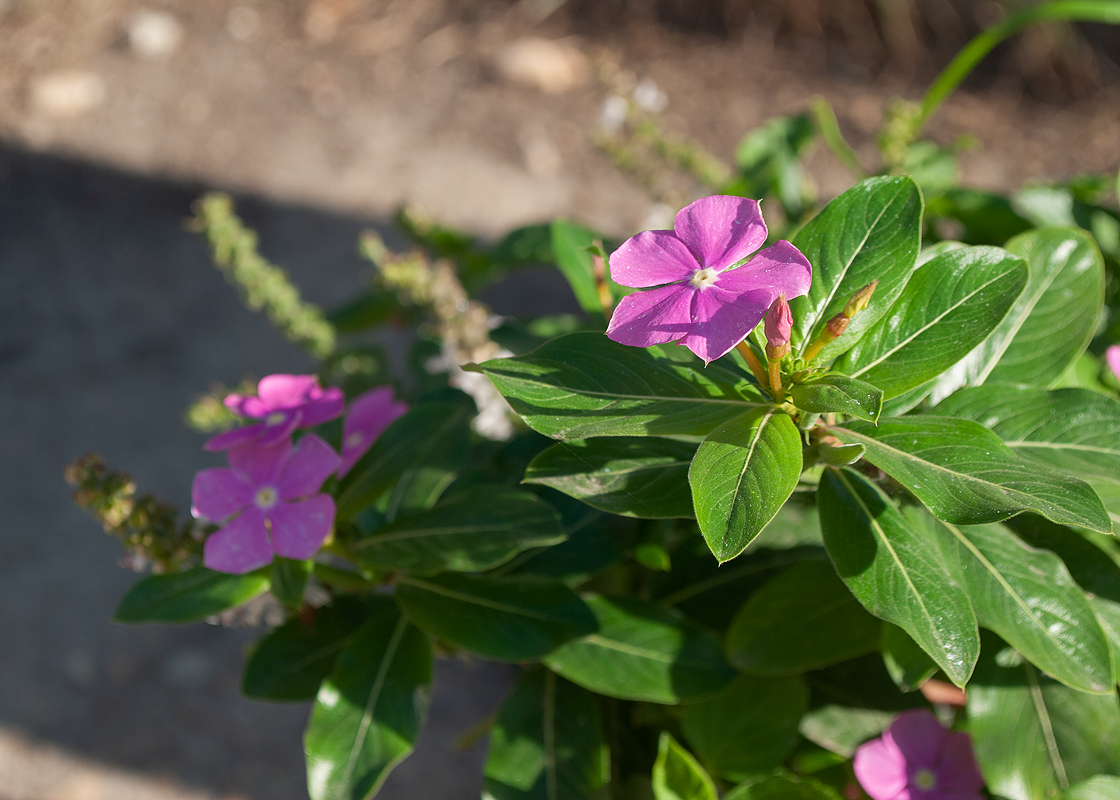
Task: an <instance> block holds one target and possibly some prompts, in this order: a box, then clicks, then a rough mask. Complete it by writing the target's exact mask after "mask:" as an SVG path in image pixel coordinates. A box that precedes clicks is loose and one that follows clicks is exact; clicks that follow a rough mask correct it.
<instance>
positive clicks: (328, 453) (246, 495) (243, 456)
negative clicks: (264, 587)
mask: <svg viewBox="0 0 1120 800" xmlns="http://www.w3.org/2000/svg"><path fill="white" fill-rule="evenodd" d="M228 457H229V464H230V468H228V469H227V468H225V467H219V468H215V469H204V470H202V471H201V472H199V473H198V474H197V475H195V476H194V485H193V486H192V487H191V513H192V514H193V515H194V516H195V517H197V518H199V519H207V520H210V521H211V522H218V523H222V522H224V523H225V524H224V525H223V526H222V527H221V528H220V529H219V530H217V531H215V532H214V533H212V534H211V535H210V536H209V538H207V540H206V544H205V546H204V550H203V563H205V565H206V566H207V567H209V568H210V569H212V570H215V571H217V572H232V573H235V574H241V573H245V572H251V571H252V570H254V569H257V568H258V567H263V566H264V565H265V564H268V563H269V562H270V561H272V557H273V555H278V556H283V557H284V558H294V559H300V560H303V559H308V558H311V556H313V555H314V554H315V552H316V551H317V550H318V549H319V547H320V546H321V545H322V544H323V540H324V539H326V538H327V534H329V533H330V531H331V526H332V525H333V524H334V511H335V507H334V500H333V499H332V498H331V496H330V495H328V494H317V492H318V491H319V489H320V487H322V485H323V481H325V480H326V479H327V478H328V477H329V476H330V475H331V474H332V473H334V472H335V471H336V470H337V469H338V465H339V463H340V461H341V459H339V457H338V454H336V453H335V452H334V450H332V449H331V447H330V445H328V444H327V443H326V442H324V441H323V440H322V439H320V438H319V437H318V436H316V435H314V434H308V435H307V436H304V437H303V438H302V439H300V440H299V444H298V445H296V446H295V448H293V447H292V443H291V440H289V439H283V440H281V441H280V442H279V443H277V444H274V445H272V446H270V447H265V446H263V445H261V444H260V443H259V442H256V441H250V442H248V443H246V444H242V445H239V446H237V447H233V448H231V449H230V450H229V453H228ZM234 515H236V516H234ZM231 517H232V519H231Z"/></svg>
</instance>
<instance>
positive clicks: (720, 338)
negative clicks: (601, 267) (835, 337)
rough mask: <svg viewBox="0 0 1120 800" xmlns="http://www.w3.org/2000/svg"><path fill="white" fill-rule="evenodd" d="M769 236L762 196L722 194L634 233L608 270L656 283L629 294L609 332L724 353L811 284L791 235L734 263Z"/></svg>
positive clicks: (632, 282)
mask: <svg viewBox="0 0 1120 800" xmlns="http://www.w3.org/2000/svg"><path fill="white" fill-rule="evenodd" d="M765 241H766V223H765V222H763V221H762V212H761V211H760V210H759V207H758V203H757V202H756V201H754V200H746V199H744V198H742V197H730V196H722V195H716V196H713V197H705V198H702V199H700V200H697V201H696V202H695V203H693V204H692V205H689V206H686V207H685V208H682V209H681V210H680V211H679V212H677V218H676V221H675V222H674V224H673V230H671V231H645V232H644V233H639V234H638V235H637V236H634V237H631V238H630V239H628V240H627V241H625V242H623V244H622V246H621V247H619V248H618V249H617V250H615V251H614V253H612V254H611V259H610V264H611V277H612V278H614V280H615V282H616V283H619V284H621V285H623V286H633V287H636V288H647V287H656V288H650V289H649V291H645V292H638V293H635V294H632V295H629V296H627V297H624V298H623V299H622V301H621V302H620V303H619V304H618V307H617V308H616V309H615V310H614V315H613V316H612V317H611V323H610V325H609V326H608V327H607V336H609V337H610V338H611V339H613V340H614V341H616V342H620V343H622V344H628V345H632V346H634V347H649V346H650V345H654V344H665V343H667V342H676V341H678V340H679V343H680V344H683V345H684V346H685V347H687V348H688V349H689V350H691V351H692V352H693V353H695V354H696V355H698V356H700V358H702V359H704V361H705V362H711V361H714V360H715V359H717V358H719V357H720V356H722V355H724V354H726V353H727V352H729V351H730V350H731V348H733V347H734V346H735V345H737V344H738V343H739V342H741V341H742V340H743V338H744V337H745V336H746V335H747V334H748V333H750V332H751V331H752V330H754V328H755V326H757V325H758V323H759V321H760V320H761V319H762V316H763V314H765V313H766V309H768V308H769V307H770V304H771V303H773V302H774V300H775V298H777V296H778V294H779V293H784V294H785V296H786V297H787V298H789V297H800V296H801V295H803V294H805V293H806V292H807V291H809V283H810V282H811V281H812V267H811V266H810V265H809V261H808V259H806V258H805V256H803V255H802V254H801V252H800V251H799V250H798V249H797V248H796V247H794V246H793V245H792V244H790V243H789V242H784V241H781V242H778V243H776V244H774V245H773V246H772V247H768V248H766V249H765V250H763V251H761V252H759V253H757V254H756V255H755V256H754V258H752V259H751V260H750V261H748V262H747V263H746V264H744V265H743V266H741V267H735V265H736V264H738V263H739V262H740V261H743V260H744V259H746V258H747V257H748V256H750V254H751V253H754V251H755V250H757V249H758V248H759V247H761V246H762V244H763V242H765ZM733 267H735V268H734V269H732V268H733Z"/></svg>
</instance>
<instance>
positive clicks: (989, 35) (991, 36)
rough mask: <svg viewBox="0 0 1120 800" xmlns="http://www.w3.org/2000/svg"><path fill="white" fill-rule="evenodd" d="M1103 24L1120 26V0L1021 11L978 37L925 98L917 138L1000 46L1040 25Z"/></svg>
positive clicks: (1077, 0) (1066, 2)
mask: <svg viewBox="0 0 1120 800" xmlns="http://www.w3.org/2000/svg"><path fill="white" fill-rule="evenodd" d="M1060 21H1065V22H1104V23H1109V24H1112V25H1120V2H1118V1H1117V0H1050V2H1048V3H1039V4H1038V5H1035V6H1028V7H1027V8H1023V9H1020V10H1019V11H1016V12H1015V13H1014V14H1011V15H1009V16H1007V17H1006V18H1004V19H1002V20H1000V21H999V22H997V23H996V24H995V25H993V26H992V27H990V28H988V30H986V31H984V32H983V33H981V34H979V35H978V36H976V37H975V38H974V39H973V40H972V41H971V42H969V43H968V44H967V45H965V46H964V49H963V50H961V51H960V52H959V53H957V55H956V58H954V59H953V60H952V61H950V62H949V65H948V66H946V67H945V69H943V70H941V74H939V75H938V76H937V78H936V79H935V80H934V82H933V84H932V85H931V86H930V87H929V90H928V91H927V92H926V95H925V97H923V98H922V105H921V110H920V113H919V115H918V119H917V123H916V127H915V129H914V138H917V136H918V134H919V133H921V130H922V128H923V127H924V126H925V124H926V122H928V121H929V118H930V117H931V116H933V113H934V112H935V111H937V109H938V108H939V107H940V106H941V104H942V103H944V102H945V100H946V98H948V97H949V95H951V94H952V93H953V92H954V91H955V90H956V88H957V87H958V86H959V85H960V83H961V81H963V80H964V79H965V78H966V77H967V76H968V74H969V73H970V72H972V70H973V69H974V68H975V67H976V65H977V64H979V63H980V62H981V61H982V60H983V58H984V56H986V55H988V53H990V52H991V51H992V48H994V47H995V46H996V45H997V44H999V43H1000V42H1002V41H1003V40H1004V39H1006V38H1008V37H1009V36H1013V35H1014V34H1016V33H1018V32H1019V31H1021V30H1023V29H1024V28H1027V27H1029V26H1031V25H1035V24H1037V23H1039V22H1060Z"/></svg>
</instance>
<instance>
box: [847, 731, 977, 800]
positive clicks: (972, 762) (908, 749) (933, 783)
mask: <svg viewBox="0 0 1120 800" xmlns="http://www.w3.org/2000/svg"><path fill="white" fill-rule="evenodd" d="M853 767H854V769H855V773H856V779H857V780H859V783H860V785H861V786H862V787H863V789H864V791H865V792H867V793H868V794H869V795H870V796H871V798H872V800H982V795H981V794H980V789H981V788H982V787H983V786H984V777H983V775H981V774H980V768H979V767H978V766H977V765H976V757H975V756H974V755H973V753H972V739H971V738H970V737H969V735H968V734H967V733H956V732H953V731H950V730H946V729H945V728H943V727H942V726H941V723H940V722H938V721H937V718H936V717H935V716H933V714H931V713H929V712H928V711H907V712H906V713H904V714H901V715H900V716H899V717H898V718H897V719H896V720H895V721H894V722H893V723H891V726H890V728H888V729H887V731H886V733H884V734H883V736H882V737H881V738H879V739H873V740H871V741H870V742H867V743H866V744H863V745H860V748H859V749H858V750H857V751H856V756H855V763H854V764H853Z"/></svg>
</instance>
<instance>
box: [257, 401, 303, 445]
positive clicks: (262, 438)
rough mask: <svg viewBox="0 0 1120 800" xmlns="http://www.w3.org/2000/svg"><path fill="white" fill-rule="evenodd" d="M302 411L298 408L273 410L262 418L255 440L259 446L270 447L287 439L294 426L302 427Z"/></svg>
mask: <svg viewBox="0 0 1120 800" xmlns="http://www.w3.org/2000/svg"><path fill="white" fill-rule="evenodd" d="M302 423H303V412H302V411H301V410H300V409H298V408H297V409H294V410H288V411H273V412H272V413H270V414H269V415H268V416H267V417H265V418H264V424H263V425H262V426H261V430H260V433H258V434H257V442H258V443H259V444H260V445H261V447H272V446H273V445H275V444H278V443H280V442H281V441H282V440H284V439H287V438H288V437H289V436H291V435H292V432H293V431H294V430H295V429H296V428H300V427H303V425H302Z"/></svg>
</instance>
